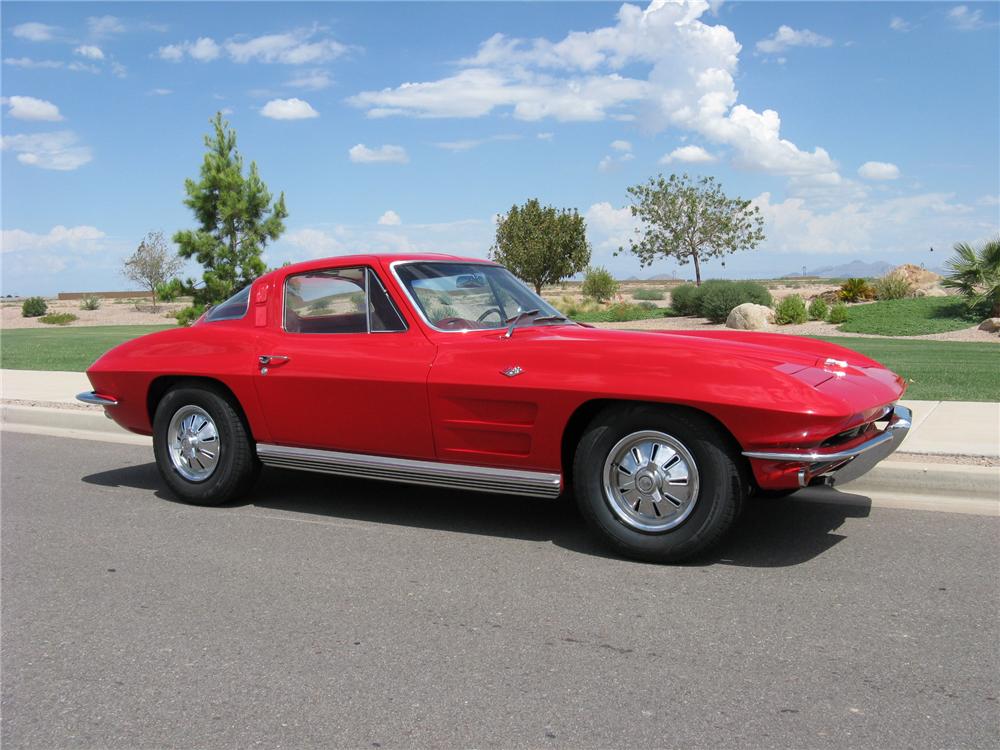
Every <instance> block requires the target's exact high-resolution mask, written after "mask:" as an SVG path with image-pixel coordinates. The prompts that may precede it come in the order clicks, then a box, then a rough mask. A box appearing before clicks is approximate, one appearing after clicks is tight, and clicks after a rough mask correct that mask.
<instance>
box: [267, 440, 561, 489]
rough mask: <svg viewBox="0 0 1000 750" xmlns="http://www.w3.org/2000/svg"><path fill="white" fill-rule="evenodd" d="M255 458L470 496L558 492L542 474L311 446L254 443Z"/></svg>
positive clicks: (552, 477)
mask: <svg viewBox="0 0 1000 750" xmlns="http://www.w3.org/2000/svg"><path fill="white" fill-rule="evenodd" d="M257 456H258V457H259V458H260V460H261V463H263V464H264V465H265V466H274V467H278V468H283V469H298V470H301V471H316V472H321V473H325V474H339V475H341V476H349V477H359V478H362V479H377V480H381V481H388V482H403V483H405V484H420V485H427V486H431V487H449V488H452V489H459V490H470V491H474V492H497V493H503V494H507V495H525V496H528V497H546V498H555V497H558V495H559V493H560V492H561V490H562V478H561V476H560V475H559V474H553V473H549V472H543V471H526V470H523V469H496V468H492V467H488V466H469V465H465V464H446V463H441V462H438V461H417V460H413V459H408V458H390V457H388V456H369V455H365V454H361V453H342V452H340V451H327V450H316V449H314V448H293V447H290V446H285V445H272V444H269V443H257Z"/></svg>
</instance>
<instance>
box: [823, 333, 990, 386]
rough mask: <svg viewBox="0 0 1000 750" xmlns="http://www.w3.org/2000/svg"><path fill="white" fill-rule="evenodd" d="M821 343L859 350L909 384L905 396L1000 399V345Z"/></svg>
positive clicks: (833, 339)
mask: <svg viewBox="0 0 1000 750" xmlns="http://www.w3.org/2000/svg"><path fill="white" fill-rule="evenodd" d="M817 338H820V337H817ZM822 340H823V341H829V342H830V343H831V344H839V345H840V346H844V347H847V348H848V349H854V350H855V351H858V352H861V353H862V354H864V355H866V356H868V357H871V358H872V359H875V360H878V361H879V362H881V363H882V364H884V365H885V366H886V367H888V368H889V369H890V370H892V371H894V372H897V373H899V374H900V375H902V376H903V377H905V378H906V379H907V380H908V381H911V382H910V384H909V387H908V388H907V391H906V396H905V397H906V398H913V399H925V400H928V401H1000V345H997V344H980V343H970V342H965V341H914V340H912V339H910V340H895V341H894V340H892V339H864V338H851V337H848V336H833V337H822Z"/></svg>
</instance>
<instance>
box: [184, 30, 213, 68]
mask: <svg viewBox="0 0 1000 750" xmlns="http://www.w3.org/2000/svg"><path fill="white" fill-rule="evenodd" d="M187 52H188V54H189V55H190V56H191V57H192V59H194V60H197V61H198V62H209V61H211V60H214V59H215V58H217V57H218V56H219V55H220V54H221V51H220V49H219V45H218V44H216V43H215V40H214V39H212V38H211V37H208V36H203V37H199V38H198V39H196V40H194V41H193V42H192V43H191V44H190V45H189V46H188V48H187Z"/></svg>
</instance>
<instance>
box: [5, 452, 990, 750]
mask: <svg viewBox="0 0 1000 750" xmlns="http://www.w3.org/2000/svg"><path fill="white" fill-rule="evenodd" d="M2 453H3V455H2V479H0V491H2V622H0V625H2V637H3V652H2V669H3V671H2V682H3V684H2V701H3V702H2V711H3V724H2V737H0V739H2V742H3V746H4V747H5V748H31V747H34V748H62V747H88V748H138V747H162V748H173V747H177V748H191V747H199V748H214V747H231V748H235V747H239V748H244V747H258V746H263V747H276V748H277V747H281V748H298V747H325V748H334V747H358V748H375V747H382V748H412V747H459V746H461V747H531V748H548V747H563V748H566V747H573V748H578V747H629V748H632V747H684V748H696V747H705V748H709V747H710V748H717V747H733V748H736V747H740V748H742V747H752V748H769V747H795V748H806V747H816V748H826V747H831V748H834V747H835V748H842V747H878V748H897V747H898V748H902V747H911V748H939V747H949V748H951V747H962V748H966V747H982V748H996V747H997V746H998V744H1000V726H998V722H1000V704H998V697H1000V688H998V682H1000V654H998V643H1000V619H998V593H1000V544H998V542H1000V519H997V518H990V517H983V516H974V515H958V514H951V513H939V512H938V513H932V512H923V511H904V510H889V509H882V508H868V507H865V505H864V504H863V502H862V504H861V505H856V506H844V505H828V504H817V503H808V502H801V501H795V500H786V501H771V502H769V503H757V504H754V505H753V506H752V507H751V508H750V509H749V511H748V512H747V514H746V515H745V516H744V518H743V520H742V521H741V523H740V526H739V527H738V529H737V531H736V533H735V534H734V535H733V536H732V537H731V538H730V540H729V542H728V543H727V544H726V545H725V546H724V547H723V548H722V549H721V550H719V551H718V552H717V553H715V554H713V555H712V556H710V557H707V558H705V559H702V560H699V561H697V562H695V563H692V564H688V565H684V566H674V567H665V566H664V567H659V566H653V565H646V564H639V563H634V562H629V561H626V560H621V559H617V558H615V557H611V556H608V555H606V554H605V552H604V551H603V549H602V548H601V547H599V546H597V545H596V544H595V543H594V542H593V541H592V540H591V538H590V536H589V534H588V532H587V530H586V529H585V528H584V526H583V524H582V522H581V520H580V519H579V517H578V516H577V515H576V513H575V512H574V511H573V510H572V508H571V507H568V506H567V505H565V504H560V503H552V502H547V501H542V500H530V499H517V498H507V497H494V496H480V495H471V494H463V493H458V492H443V491H436V490H425V489H413V488H406V487H401V486H397V485H389V484H378V483H367V482H360V481H350V480H344V479H338V478H333V477H321V476H311V475H306V474H295V473H291V472H288V473H284V472H278V471H269V472H265V475H264V478H263V481H262V483H261V484H260V486H259V487H258V489H257V491H256V492H255V493H254V494H253V496H252V497H250V498H249V499H248V500H247V502H246V503H243V504H238V505H234V506H229V507H224V508H217V509H204V508H194V507H189V506H186V505H182V504H179V503H177V502H174V501H172V500H170V499H169V497H168V496H167V495H166V494H165V491H164V490H163V489H162V488H161V484H160V481H159V478H158V476H157V474H156V471H155V467H154V466H153V464H152V462H151V455H150V453H149V450H148V449H147V448H143V447H134V446H126V445H114V444H110V443H101V442H86V441H78V440H67V439H61V438H50V437H43V436H36V435H25V434H16V433H4V434H3V443H2Z"/></svg>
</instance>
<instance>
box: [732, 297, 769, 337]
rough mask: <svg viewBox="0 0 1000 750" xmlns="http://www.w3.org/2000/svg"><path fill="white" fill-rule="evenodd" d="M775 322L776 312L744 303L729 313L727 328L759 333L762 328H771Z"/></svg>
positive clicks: (763, 306)
mask: <svg viewBox="0 0 1000 750" xmlns="http://www.w3.org/2000/svg"><path fill="white" fill-rule="evenodd" d="M773 322H774V310H772V309H771V308H770V307H767V306H765V305H755V304H754V303H753V302H744V303H743V304H742V305H738V306H736V307H734V308H733V309H732V310H730V311H729V317H728V318H726V328H736V329H738V330H741V331H757V330H760V329H761V328H769V327H770V325H771V324H772V323H773Z"/></svg>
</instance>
